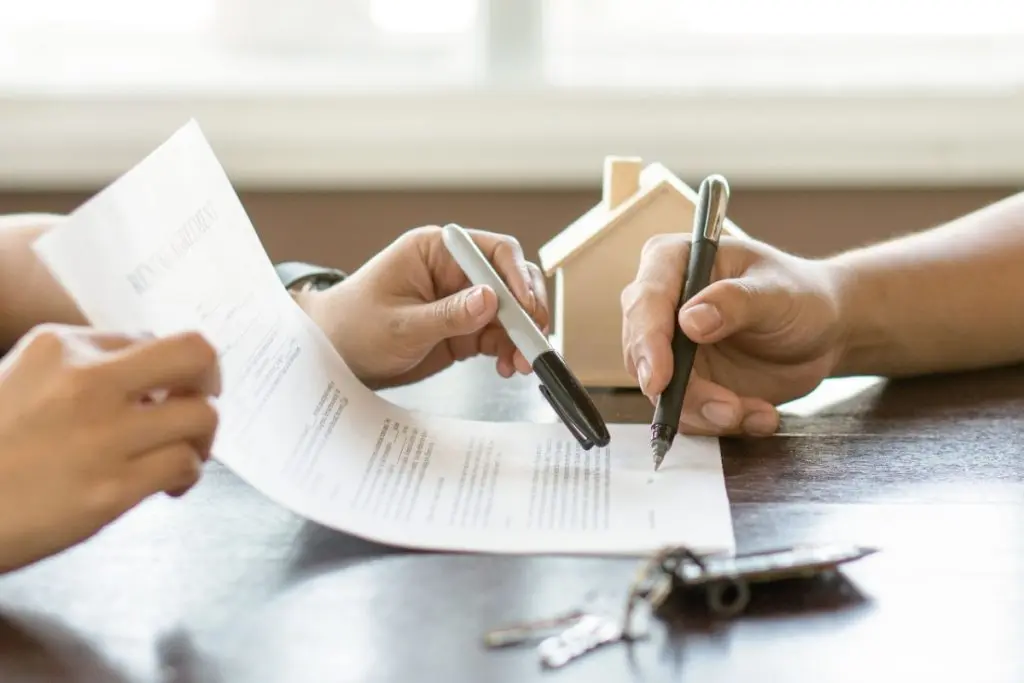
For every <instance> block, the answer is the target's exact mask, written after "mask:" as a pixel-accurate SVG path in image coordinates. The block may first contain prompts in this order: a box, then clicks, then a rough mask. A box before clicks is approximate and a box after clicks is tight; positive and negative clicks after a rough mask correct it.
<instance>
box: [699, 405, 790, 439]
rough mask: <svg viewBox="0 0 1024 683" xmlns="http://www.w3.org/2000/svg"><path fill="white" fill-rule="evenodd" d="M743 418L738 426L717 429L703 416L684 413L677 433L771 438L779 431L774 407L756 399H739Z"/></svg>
mask: <svg viewBox="0 0 1024 683" xmlns="http://www.w3.org/2000/svg"><path fill="white" fill-rule="evenodd" d="M740 405H741V409H740V411H741V413H742V415H743V418H742V419H741V420H740V423H739V425H738V426H736V425H732V426H731V427H729V428H722V427H719V426H718V425H717V424H715V423H713V422H711V421H709V420H708V419H707V418H706V417H704V416H703V415H695V414H694V413H693V412H684V413H683V415H682V417H681V418H680V420H679V431H680V432H682V433H684V434H691V435H694V436H771V435H772V434H774V433H775V432H776V431H778V429H779V422H780V420H779V412H778V410H776V408H775V407H774V406H772V405H771V404H769V403H766V402H765V401H764V400H762V399H758V398H741V399H740Z"/></svg>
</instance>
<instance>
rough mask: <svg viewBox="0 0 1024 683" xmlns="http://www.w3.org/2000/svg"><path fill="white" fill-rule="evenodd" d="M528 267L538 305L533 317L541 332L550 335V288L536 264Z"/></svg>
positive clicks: (528, 264)
mask: <svg viewBox="0 0 1024 683" xmlns="http://www.w3.org/2000/svg"><path fill="white" fill-rule="evenodd" d="M526 267H527V270H529V272H530V286H531V287H532V288H533V296H534V301H535V304H536V305H535V306H534V310H533V311H532V312H531V315H532V316H533V319H534V321H535V322H536V323H537V326H538V327H539V328H540V331H541V332H543V333H544V334H549V333H550V332H551V307H550V306H549V304H548V287H547V282H546V279H545V277H544V273H543V272H542V271H541V269H540V266H538V265H537V264H535V263H527V264H526Z"/></svg>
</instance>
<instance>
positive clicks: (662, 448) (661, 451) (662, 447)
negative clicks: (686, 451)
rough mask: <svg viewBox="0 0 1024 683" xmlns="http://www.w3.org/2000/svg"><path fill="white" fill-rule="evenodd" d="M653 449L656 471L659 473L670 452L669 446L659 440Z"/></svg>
mask: <svg viewBox="0 0 1024 683" xmlns="http://www.w3.org/2000/svg"><path fill="white" fill-rule="evenodd" d="M651 449H652V450H653V451H654V471H655V472H657V471H658V468H659V467H661V463H662V461H663V460H664V459H665V454H666V453H667V452H668V444H667V443H665V442H664V441H661V440H660V439H659V440H656V441H654V442H653V443H652V444H651Z"/></svg>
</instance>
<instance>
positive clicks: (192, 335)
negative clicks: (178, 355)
mask: <svg viewBox="0 0 1024 683" xmlns="http://www.w3.org/2000/svg"><path fill="white" fill-rule="evenodd" d="M179 343H180V344H181V345H182V346H183V347H184V348H185V350H186V352H187V354H188V357H189V358H192V359H194V360H195V361H197V362H198V363H201V364H202V365H203V366H210V365H214V364H216V362H217V349H216V347H214V346H213V344H212V343H210V340H209V339H207V338H206V336H204V335H203V334H202V333H200V332H185V333H183V334H182V335H181V337H180V338H179Z"/></svg>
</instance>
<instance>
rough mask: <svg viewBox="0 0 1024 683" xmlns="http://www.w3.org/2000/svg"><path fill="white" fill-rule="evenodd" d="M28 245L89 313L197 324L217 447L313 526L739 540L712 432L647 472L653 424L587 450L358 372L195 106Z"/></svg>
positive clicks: (457, 536)
mask: <svg viewBox="0 0 1024 683" xmlns="http://www.w3.org/2000/svg"><path fill="white" fill-rule="evenodd" d="M35 248H36V251H37V253H38V254H39V256H40V257H41V258H42V259H43V261H44V262H45V263H46V264H47V265H48V267H49V268H50V269H51V270H52V272H53V273H54V275H55V276H56V277H57V278H58V280H59V281H60V282H61V283H62V284H63V285H64V286H65V287H66V288H67V290H68V291H69V292H70V294H71V295H72V296H73V297H74V299H75V300H76V302H77V303H78V305H79V307H80V308H81V309H82V311H83V312H84V313H85V315H86V316H87V317H88V318H89V319H90V321H91V322H92V324H94V325H96V326H98V327H102V328H107V329H116V330H124V331H132V330H148V331H151V332H154V333H156V334H158V335H162V334H169V333H173V332H178V331H181V330H199V331H201V332H203V333H204V334H205V335H206V336H207V338H208V339H209V340H210V341H211V342H212V343H213V344H214V345H215V346H216V347H217V349H218V352H219V354H220V361H221V373H222V377H223V392H222V394H221V396H220V398H219V399H218V409H219V412H220V416H221V421H220V427H219V430H218V433H217V437H216V440H215V442H214V446H213V455H214V457H215V458H217V459H218V460H219V461H220V462H222V463H223V464H224V465H226V466H227V467H228V468H230V469H231V470H233V471H234V472H235V473H236V474H238V476H240V477H241V478H242V479H244V480H245V481H247V482H248V483H249V484H250V485H252V486H253V487H255V488H256V489H257V490H259V491H260V492H262V493H263V494H264V495H266V496H267V497H269V498H270V499H272V500H274V501H276V502H277V503H279V504H281V505H283V506H285V507H287V508H290V509H292V510H294V511H295V512H297V513H298V514H300V515H303V516H305V517H307V518H309V519H311V520H314V521H316V522H319V523H320V524H323V525H326V526H329V527H333V528H336V529H339V530H342V531H345V532H348V533H351V534H355V535H358V536H361V537H364V538H368V539H372V540H376V541H380V542H383V543H388V544H393V545H398V546H405V547H412V548H423V549H434V550H454V551H476V552H493V553H558V554H561V553H565V554H577V553H587V554H612V555H614V554H628V555H636V554H643V553H647V552H650V551H652V550H654V549H656V548H658V547H660V546H662V545H665V544H685V545H688V546H690V547H693V548H695V549H698V550H704V551H733V550H734V541H733V530H732V520H731V516H730V511H729V501H728V498H727V496H726V491H725V484H724V478H723V473H722V462H721V455H720V452H719V447H718V441H717V439H711V438H687V437H682V436H681V437H679V438H677V440H676V443H675V445H674V447H673V449H672V451H671V452H670V453H669V454H668V456H667V457H666V459H665V464H664V465H663V466H662V468H661V470H660V471H658V472H657V473H655V472H654V471H653V468H652V465H651V457H650V451H649V446H648V426H647V425H643V424H637V425H631V424H612V425H610V431H611V435H612V439H611V443H610V445H609V446H608V447H606V448H594V449H592V450H591V451H584V450H582V449H581V448H580V447H579V446H578V445H577V443H576V441H575V439H573V438H572V435H571V434H570V433H569V431H568V430H567V429H566V428H565V427H564V426H563V425H562V424H561V423H557V422H552V423H542V424H536V423H510V422H484V421H471V420H460V419H454V418H449V417H441V416H434V415H429V414H425V413H422V412H419V411H410V410H407V409H405V408H402V407H399V406H397V405H395V404H392V403H390V402H389V401H387V400H386V399H384V398H383V397H381V396H378V395H377V394H376V393H374V392H373V391H371V390H370V389H368V388H366V387H365V386H364V385H363V384H362V383H360V382H359V380H358V379H357V378H356V377H355V376H354V375H353V374H352V373H351V372H350V370H349V369H348V367H347V365H346V364H345V362H344V361H343V360H342V359H341V357H340V356H339V355H338V354H337V352H336V351H335V350H334V347H333V346H332V345H331V343H330V341H329V340H328V339H327V338H326V336H325V335H324V334H323V333H322V332H321V331H320V329H319V328H318V327H317V326H316V325H315V324H314V323H312V321H310V319H309V318H308V317H307V316H306V315H305V313H304V312H303V311H302V310H301V309H300V308H299V307H298V306H297V305H296V304H295V302H294V301H293V300H292V298H291V296H289V294H288V293H287V292H286V291H285V289H284V288H283V287H282V286H281V283H280V281H279V280H278V277H277V274H276V273H275V271H274V268H273V265H272V264H271V262H270V259H269V257H268V256H267V254H266V252H265V251H264V249H263V246H262V244H261V243H260V241H259V239H258V237H257V234H256V231H255V229H254V228H253V226H252V224H251V222H250V221H249V218H248V216H247V215H246V213H245V210H244V209H243V207H242V204H241V202H240V201H239V198H238V196H237V195H236V194H235V191H234V189H233V188H232V185H231V183H230V181H229V179H228V177H227V175H226V174H225V172H224V170H223V168H222V167H221V165H220V163H219V162H218V161H217V159H216V157H215V155H214V152H213V150H212V149H211V147H210V146H209V144H208V143H207V141H206V139H205V138H204V136H203V134H202V132H201V130H200V128H199V126H198V125H197V124H196V123H195V122H189V123H188V124H187V125H186V126H184V127H183V128H182V129H180V130H179V131H177V132H176V133H175V134H174V135H173V136H171V138H170V139H169V140H168V141H167V142H165V143H164V144H162V145H161V146H159V147H158V148H157V149H156V150H155V151H154V152H153V153H152V154H151V155H149V156H148V157H147V158H146V159H144V160H143V161H142V162H141V163H140V164H139V165H138V166H136V167H134V168H133V169H131V170H129V171H128V172H127V173H126V174H125V175H123V176H122V177H121V178H119V179H118V180H117V181H115V182H114V183H113V184H112V185H111V186H109V187H107V188H106V189H104V190H103V191H102V192H100V193H99V194H98V195H96V196H95V197H93V198H92V199H91V200H90V201H88V202H87V203H86V204H84V205H83V206H82V207H80V208H79V209H78V210H77V211H76V212H74V213H73V214H72V215H71V216H70V218H69V219H68V221H67V222H66V223H64V224H63V225H61V226H60V227H58V228H57V229H55V230H53V231H52V232H50V233H48V234H46V235H45V236H43V237H42V238H40V239H39V240H38V241H37V242H36V245H35Z"/></svg>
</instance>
